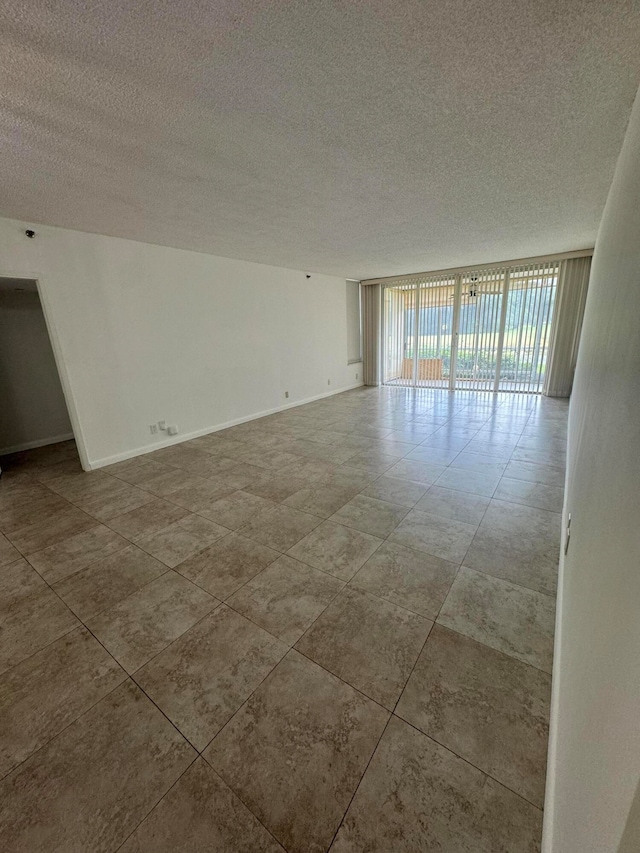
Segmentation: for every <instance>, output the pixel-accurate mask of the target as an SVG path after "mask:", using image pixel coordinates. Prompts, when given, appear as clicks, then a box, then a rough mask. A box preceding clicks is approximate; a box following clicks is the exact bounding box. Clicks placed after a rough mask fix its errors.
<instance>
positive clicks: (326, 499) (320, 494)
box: [283, 480, 360, 518]
mask: <svg viewBox="0 0 640 853" xmlns="http://www.w3.org/2000/svg"><path fill="white" fill-rule="evenodd" d="M359 491H360V489H358V488H357V487H356V488H354V487H352V486H340V485H325V484H324V483H323V481H321V480H320V481H316V482H314V483H313V485H311V486H307V487H306V488H304V489H301V490H300V491H299V492H296V493H295V494H293V495H290V496H289V497H288V498H285V500H284V501H283V503H284V504H285V506H290V507H293V508H294V509H299V510H302V511H303V512H309V513H311V514H312V515H318V516H320V517H321V518H328V517H329V516H330V515H333V513H334V512H337V511H338V510H339V509H340V507H342V506H344V505H345V504H346V503H348V502H349V501H350V500H351V499H352V498H353V497H355V496H356V495H357V494H358V492H359Z"/></svg>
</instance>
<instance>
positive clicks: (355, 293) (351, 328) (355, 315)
mask: <svg viewBox="0 0 640 853" xmlns="http://www.w3.org/2000/svg"><path fill="white" fill-rule="evenodd" d="M358 361H362V327H361V321H360V282H359V281H347V364H355V363H356V362H358Z"/></svg>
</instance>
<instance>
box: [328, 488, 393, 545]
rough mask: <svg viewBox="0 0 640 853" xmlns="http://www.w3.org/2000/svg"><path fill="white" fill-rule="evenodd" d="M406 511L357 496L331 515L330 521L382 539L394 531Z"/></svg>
mask: <svg viewBox="0 0 640 853" xmlns="http://www.w3.org/2000/svg"><path fill="white" fill-rule="evenodd" d="M408 511H409V510H408V508H407V507H405V506H400V505H399V504H392V503H389V502H388V501H379V500H376V498H368V497H365V495H357V496H356V497H355V498H354V499H353V500H352V501H349V503H348V504H345V506H343V507H342V509H339V510H338V512H336V513H335V514H334V515H332V516H331V521H334V522H335V523H336V524H344V525H346V526H347V527H355V528H356V530H361V531H362V532H363V533H368V534H370V535H371V536H377V537H379V538H380V539H384V538H385V537H386V536H388V535H389V534H390V533H391V532H392V531H393V530H395V528H396V527H397V526H398V524H400V522H401V521H402V519H403V518H404V517H405V515H406V514H407V512H408Z"/></svg>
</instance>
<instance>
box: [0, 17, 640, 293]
mask: <svg viewBox="0 0 640 853" xmlns="http://www.w3.org/2000/svg"><path fill="white" fill-rule="evenodd" d="M0 31H1V36H0V52H1V58H0V72H1V74H2V79H3V83H2V90H3V91H2V106H1V108H0V121H1V123H2V125H1V126H2V136H3V144H2V148H1V152H0V167H1V168H2V176H3V177H2V184H1V186H0V213H1V214H3V215H6V216H10V217H14V218H17V219H21V220H26V221H30V222H34V223H37V222H45V223H49V224H52V225H60V226H65V227H68V228H76V229H80V230H84V231H93V232H98V233H101V234H108V235H114V236H121V237H129V238H132V239H135V240H142V241H147V242H151V243H160V244H163V245H167V246H177V247H181V248H187V249H195V250H197V251H201V252H208V253H212V254H217V255H223V256H229V257H233V258H239V259H246V260H253V261H261V262H263V263H267V264H273V265H277V266H284V267H293V268H297V269H306V270H309V271H312V270H315V271H320V272H324V273H330V274H335V275H345V276H349V277H359V278H367V277H373V276H378V275H392V274H396V273H406V272H412V271H420V270H424V269H437V268H443V267H448V266H455V265H459V264H464V263H481V262H489V261H494V260H499V259H506V258H514V257H524V256H529V255H536V254H543V253H547V252H556V251H565V250H571V249H578V248H585V247H588V246H591V245H593V243H594V240H595V236H596V232H597V228H598V224H599V221H600V217H601V214H602V209H603V206H604V202H605V199H606V195H607V191H608V189H609V185H610V183H611V178H612V175H613V169H614V166H615V162H616V159H617V156H618V153H619V150H620V147H621V144H622V139H623V136H624V131H625V127H626V123H627V120H628V117H629V113H630V109H631V104H632V102H633V97H634V94H635V92H636V89H637V86H638V82H639V80H640V51H639V50H638V39H639V36H640V7H639V6H638V5H634V4H633V3H631V2H626V1H625V2H623V0H606V2H603V0H523V2H514V0H429V2H418V0H414V1H413V2H411V0H386V2H381V0H344V2H340V0H333V2H331V0H308V1H307V2H305V0H296V1H295V2H278V0H262V2H258V0H253V2H251V0H248V2H229V0H216V1H215V2H211V0H180V2H175V0H147V2H143V0H109V2H97V0H96V2H87V0H46V2H45V0H34V2H28V3H25V2H24V0H5V2H4V3H3V4H2V12H1V13H0Z"/></svg>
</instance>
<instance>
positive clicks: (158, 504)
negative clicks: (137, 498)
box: [109, 500, 189, 542]
mask: <svg viewBox="0 0 640 853" xmlns="http://www.w3.org/2000/svg"><path fill="white" fill-rule="evenodd" d="M188 514H189V512H188V510H186V509H184V507H181V506H176V504H174V503H169V501H163V500H154V501H152V502H151V503H148V504H146V505H145V506H142V507H140V508H139V509H134V510H132V511H131V512H126V513H124V514H123V515H118V516H116V518H112V519H110V520H109V527H111V529H112V530H115V531H117V532H118V533H119V534H120V535H121V536H124V537H125V538H126V539H130V540H131V541H132V542H135V541H136V540H137V539H142V537H143V536H150V535H151V534H152V533H157V532H158V531H159V530H162V529H163V528H164V527H167V526H168V525H169V524H172V523H173V522H174V521H178V519H179V518H184V516H185V515H188Z"/></svg>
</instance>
